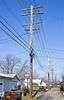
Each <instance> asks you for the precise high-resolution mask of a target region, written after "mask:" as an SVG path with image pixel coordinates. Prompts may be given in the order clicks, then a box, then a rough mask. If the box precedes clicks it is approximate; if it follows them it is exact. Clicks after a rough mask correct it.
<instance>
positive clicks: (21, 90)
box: [15, 88, 23, 92]
mask: <svg viewBox="0 0 64 100" xmlns="http://www.w3.org/2000/svg"><path fill="white" fill-rule="evenodd" d="M15 92H23V89H22V88H21V89H20V90H16V91H15Z"/></svg>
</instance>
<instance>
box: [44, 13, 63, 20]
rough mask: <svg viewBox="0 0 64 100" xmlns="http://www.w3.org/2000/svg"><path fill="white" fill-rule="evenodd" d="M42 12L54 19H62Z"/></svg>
mask: <svg viewBox="0 0 64 100" xmlns="http://www.w3.org/2000/svg"><path fill="white" fill-rule="evenodd" d="M43 14H44V15H47V16H50V17H53V18H56V19H59V20H64V19H63V18H60V17H57V16H53V15H50V14H46V13H43Z"/></svg>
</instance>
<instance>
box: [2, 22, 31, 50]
mask: <svg viewBox="0 0 64 100" xmlns="http://www.w3.org/2000/svg"><path fill="white" fill-rule="evenodd" d="M0 23H1V24H2V25H3V26H4V27H5V28H7V29H8V30H9V31H10V32H11V33H12V34H13V35H14V36H15V37H16V38H17V39H18V40H19V41H20V42H21V43H23V44H24V45H25V46H26V47H27V48H28V49H30V48H29V47H28V46H27V45H26V44H25V43H24V42H23V41H21V40H20V39H19V38H18V36H17V35H15V34H14V33H13V32H12V31H11V30H10V29H9V28H8V27H7V26H6V25H5V24H4V23H2V22H1V21H0Z"/></svg>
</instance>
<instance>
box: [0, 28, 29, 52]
mask: <svg viewBox="0 0 64 100" xmlns="http://www.w3.org/2000/svg"><path fill="white" fill-rule="evenodd" d="M0 28H1V30H3V31H4V32H5V33H6V34H7V35H8V36H9V37H11V38H12V39H13V40H14V41H15V42H17V43H18V44H19V45H20V46H22V47H23V48H24V49H25V50H26V51H27V52H29V51H28V50H27V49H26V48H25V47H24V46H23V45H22V44H20V43H19V42H18V41H17V40H16V39H14V38H13V37H12V36H11V35H9V33H8V32H6V31H5V30H4V29H3V28H2V27H0Z"/></svg>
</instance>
